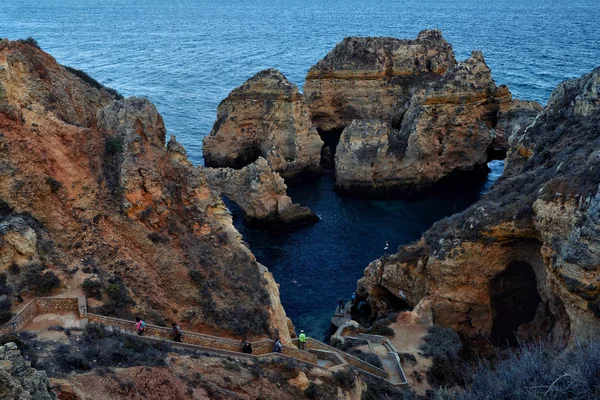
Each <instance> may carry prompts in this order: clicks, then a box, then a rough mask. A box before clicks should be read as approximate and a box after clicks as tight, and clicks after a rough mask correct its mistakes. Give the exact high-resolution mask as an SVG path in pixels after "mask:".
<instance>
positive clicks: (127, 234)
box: [0, 40, 289, 341]
mask: <svg viewBox="0 0 600 400" xmlns="http://www.w3.org/2000/svg"><path fill="white" fill-rule="evenodd" d="M84 79H85V80H87V81H88V82H89V81H90V79H91V78H89V77H86V76H85V75H82V74H81V73H78V74H77V75H76V74H74V73H73V72H71V70H67V69H65V68H63V67H62V66H60V65H59V64H58V63H56V61H55V60H54V59H53V58H52V57H51V56H49V55H48V54H46V53H44V52H42V51H41V50H40V49H38V48H36V47H35V46H32V45H30V44H27V43H23V42H9V41H6V40H4V41H1V42H0V248H1V249H2V256H1V257H0V272H6V271H9V273H8V284H9V286H10V287H12V288H20V287H24V289H25V291H22V292H21V293H20V294H21V295H22V296H24V297H28V296H34V295H40V293H39V291H41V290H44V292H48V293H44V294H52V293H57V292H60V291H61V290H68V291H71V292H73V291H77V290H78V288H79V287H80V284H81V282H82V281H83V280H84V279H85V278H86V277H88V276H89V275H87V274H86V273H85V272H83V271H87V272H88V273H89V272H96V273H97V274H98V279H99V280H100V283H101V287H100V288H99V293H100V297H101V298H100V300H99V301H96V300H91V301H92V307H101V308H102V312H104V313H108V314H113V315H120V316H123V317H128V318H131V317H132V316H133V314H134V313H136V314H137V313H139V314H142V315H144V316H145V317H146V319H147V320H148V321H149V322H155V323H156V322H159V323H162V322H164V321H168V320H176V321H181V323H182V325H183V326H185V327H186V328H188V329H193V330H194V329H198V330H204V331H206V332H213V333H219V332H220V333H221V334H224V335H230V334H237V335H250V336H252V335H258V336H263V335H268V334H269V333H270V332H272V331H275V330H278V331H279V334H280V335H281V337H282V338H283V340H284V341H286V340H289V329H288V323H287V318H286V317H285V312H284V310H283V308H282V307H281V304H279V302H278V298H279V296H278V288H277V285H276V284H275V282H274V280H273V279H272V277H271V276H270V274H269V272H268V271H267V270H266V268H264V267H263V266H261V265H260V264H259V263H258V262H257V261H256V259H255V258H254V256H253V255H252V253H251V252H250V251H249V250H248V249H247V248H246V247H245V245H244V244H243V243H242V240H241V236H240V235H239V233H238V232H237V231H236V230H235V229H234V227H233V225H232V218H231V214H230V213H229V211H228V210H227V208H226V207H225V205H224V204H223V203H222V201H221V199H220V196H219V195H218V193H217V192H215V191H214V190H212V189H211V188H210V186H209V184H208V181H207V178H206V175H205V172H204V171H203V169H202V168H194V167H192V166H191V164H190V163H189V161H188V160H187V158H186V156H185V151H183V148H182V147H181V146H180V145H178V144H177V142H176V141H175V140H174V139H172V140H171V142H170V143H169V145H168V148H167V147H166V146H165V136H166V130H165V127H164V124H163V121H162V118H161V116H160V114H159V113H158V112H157V111H156V108H155V107H154V106H153V105H152V104H151V103H150V102H149V101H147V100H145V99H138V98H129V99H124V100H119V99H117V97H116V96H114V95H113V94H112V93H111V92H109V91H107V90H105V89H103V88H100V89H99V88H98V87H97V86H98V85H96V86H92V85H90V84H88V83H87V82H86V81H84ZM44 270H45V271H44ZM42 271H44V272H43V274H42ZM49 272H52V273H53V274H54V275H56V276H58V278H59V279H60V281H59V283H60V287H58V288H56V287H55V286H56V285H55V283H56V282H54V280H53V279H49V280H48V282H49V284H48V285H46V286H43V287H41V286H39V285H37V286H32V285H30V284H29V283H31V282H33V281H36V279H33V280H32V279H30V278H31V276H38V275H39V274H42V275H41V276H42V277H46V278H52V276H50V275H49ZM32 274H38V275H32ZM265 278H267V279H265ZM28 279H29V281H28ZM38 281H39V282H42V281H43V282H45V281H46V280H38ZM15 294H18V293H15ZM273 299H276V300H277V301H276V302H274V301H273Z"/></svg>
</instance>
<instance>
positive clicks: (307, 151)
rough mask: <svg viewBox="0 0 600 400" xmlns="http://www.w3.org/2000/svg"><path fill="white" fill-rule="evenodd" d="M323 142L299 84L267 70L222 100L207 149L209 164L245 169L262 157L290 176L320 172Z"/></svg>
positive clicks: (205, 158)
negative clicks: (313, 124) (312, 121)
mask: <svg viewBox="0 0 600 400" xmlns="http://www.w3.org/2000/svg"><path fill="white" fill-rule="evenodd" d="M322 146H323V142H322V141H321V138H320V137H319V134H318V133H317V131H316V130H315V129H314V127H313V126H312V123H311V120H310V115H309V112H308V108H307V106H306V105H305V103H304V100H303V97H302V95H301V94H300V93H299V92H298V87H297V86H296V85H294V84H291V83H290V82H289V81H288V80H287V79H286V78H285V76H283V75H282V74H281V73H280V72H279V71H277V70H275V69H267V70H264V71H261V72H259V73H258V74H256V75H254V76H253V77H252V78H250V79H249V80H247V81H246V82H245V83H244V84H243V85H242V86H240V87H238V88H236V89H234V90H233V91H232V92H231V93H230V94H229V96H227V98H226V99H225V100H223V101H222V102H221V104H219V108H218V110H217V121H216V122H215V124H214V126H213V129H212V131H211V133H210V135H208V136H206V137H205V138H204V141H203V146H202V151H203V154H204V160H205V165H206V166H207V167H230V168H238V169H239V168H241V167H244V166H246V165H248V164H251V163H252V162H254V161H255V160H256V159H257V158H258V157H259V156H261V157H264V158H265V159H266V160H267V161H268V163H269V165H270V166H271V168H272V169H273V171H276V172H278V173H279V174H281V176H283V177H285V178H288V177H292V176H294V175H297V174H300V173H304V172H309V173H311V172H312V173H316V172H320V168H321V166H320V159H321V147H322Z"/></svg>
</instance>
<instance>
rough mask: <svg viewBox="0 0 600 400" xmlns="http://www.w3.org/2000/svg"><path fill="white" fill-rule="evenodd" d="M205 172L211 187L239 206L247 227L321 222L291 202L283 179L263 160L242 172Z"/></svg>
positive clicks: (229, 169)
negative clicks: (251, 225) (252, 225)
mask: <svg viewBox="0 0 600 400" xmlns="http://www.w3.org/2000/svg"><path fill="white" fill-rule="evenodd" d="M204 171H205V173H206V176H207V178H208V181H209V183H210V185H211V187H213V188H215V189H216V190H217V191H218V192H220V193H221V194H223V195H225V196H227V197H228V198H229V199H230V200H231V201H233V202H235V203H236V204H237V205H238V206H240V208H241V209H242V211H243V212H244V218H245V222H246V223H247V224H260V225H283V226H291V225H297V224H304V223H311V222H316V221H318V217H317V216H316V215H315V214H314V213H313V212H312V211H310V210H309V209H308V208H307V207H303V206H301V205H298V204H294V203H292V199H291V198H290V197H289V196H288V195H287V193H286V190H287V186H286V184H285V182H284V181H283V178H281V176H279V174H277V173H276V172H274V171H273V170H272V169H271V167H270V166H269V164H268V163H267V160H265V159H264V158H262V157H259V158H258V160H256V161H255V162H253V163H252V164H250V165H247V166H245V167H244V168H242V169H239V170H236V169H232V168H205V169H204Z"/></svg>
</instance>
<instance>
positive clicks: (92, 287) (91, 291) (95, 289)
mask: <svg viewBox="0 0 600 400" xmlns="http://www.w3.org/2000/svg"><path fill="white" fill-rule="evenodd" d="M81 289H82V290H83V293H85V295H86V296H88V297H92V298H94V299H96V300H101V299H102V289H103V286H102V282H100V280H98V279H91V278H86V279H85V280H84V281H83V283H82V284H81Z"/></svg>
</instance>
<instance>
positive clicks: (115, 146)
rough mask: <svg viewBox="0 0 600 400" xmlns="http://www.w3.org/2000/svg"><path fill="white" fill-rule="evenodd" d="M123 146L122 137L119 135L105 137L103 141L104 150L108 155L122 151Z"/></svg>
mask: <svg viewBox="0 0 600 400" xmlns="http://www.w3.org/2000/svg"><path fill="white" fill-rule="evenodd" d="M123 148H124V147H123V138H122V137H121V136H119V135H117V136H110V137H107V138H106V141H105V142H104V151H105V152H106V154H107V155H110V156H114V155H116V154H120V153H122V152H123Z"/></svg>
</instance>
